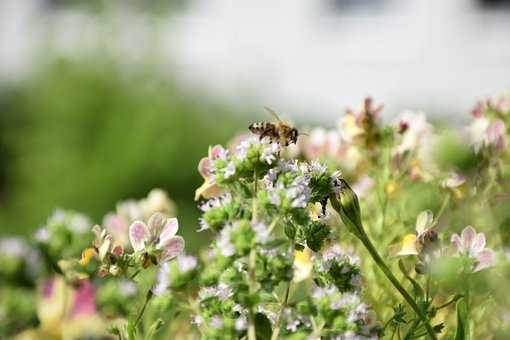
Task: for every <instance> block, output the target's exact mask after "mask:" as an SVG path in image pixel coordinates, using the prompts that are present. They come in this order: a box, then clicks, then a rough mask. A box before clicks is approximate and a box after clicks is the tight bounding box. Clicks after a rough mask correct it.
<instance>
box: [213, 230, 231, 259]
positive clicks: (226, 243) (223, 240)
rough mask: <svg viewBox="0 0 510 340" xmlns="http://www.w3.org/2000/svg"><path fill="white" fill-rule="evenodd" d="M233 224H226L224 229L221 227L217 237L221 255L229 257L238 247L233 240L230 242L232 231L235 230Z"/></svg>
mask: <svg viewBox="0 0 510 340" xmlns="http://www.w3.org/2000/svg"><path fill="white" fill-rule="evenodd" d="M233 228H234V227H233V226H232V225H231V224H229V225H226V226H225V227H224V228H223V229H221V231H220V233H219V235H218V237H217V239H216V245H217V246H218V249H219V251H220V253H221V255H223V256H225V257H228V256H232V255H234V254H235V252H236V249H235V247H234V245H233V244H232V242H230V233H231V232H232V230H233Z"/></svg>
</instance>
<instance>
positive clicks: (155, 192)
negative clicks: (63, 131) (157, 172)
mask: <svg viewBox="0 0 510 340" xmlns="http://www.w3.org/2000/svg"><path fill="white" fill-rule="evenodd" d="M138 205H139V207H140V210H141V211H142V213H143V216H144V217H145V218H149V217H150V216H151V215H152V214H154V213H156V212H160V213H162V214H165V215H167V216H175V210H176V208H175V203H174V202H173V201H172V200H171V199H170V198H169V197H168V194H167V193H166V191H164V190H162V189H158V188H155V189H152V190H151V191H150V192H149V194H148V195H147V198H143V199H141V200H140V201H139V202H138Z"/></svg>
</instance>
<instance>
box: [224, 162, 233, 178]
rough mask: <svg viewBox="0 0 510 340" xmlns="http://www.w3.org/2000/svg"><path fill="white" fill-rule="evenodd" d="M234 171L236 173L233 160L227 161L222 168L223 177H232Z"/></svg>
mask: <svg viewBox="0 0 510 340" xmlns="http://www.w3.org/2000/svg"><path fill="white" fill-rule="evenodd" d="M235 173H236V166H235V164H234V162H229V163H228V164H227V167H226V168H225V169H224V170H223V177H225V179H228V178H230V177H232V176H233V175H234V174H235Z"/></svg>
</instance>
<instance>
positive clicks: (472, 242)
mask: <svg viewBox="0 0 510 340" xmlns="http://www.w3.org/2000/svg"><path fill="white" fill-rule="evenodd" d="M451 242H452V244H453V245H454V246H455V248H457V253H458V254H459V255H465V256H468V257H470V258H472V259H474V260H475V261H476V264H475V267H474V269H473V272H477V271H480V270H482V269H485V268H488V267H491V266H493V265H494V261H495V254H494V251H493V250H492V249H490V248H485V234H484V233H482V232H481V233H476V230H475V229H474V228H473V227H472V226H467V227H466V228H464V230H462V233H461V235H460V236H459V235H458V234H453V235H452V237H451Z"/></svg>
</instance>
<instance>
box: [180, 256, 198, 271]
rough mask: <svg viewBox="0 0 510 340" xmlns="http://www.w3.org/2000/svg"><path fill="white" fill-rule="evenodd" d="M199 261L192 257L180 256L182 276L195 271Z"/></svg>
mask: <svg viewBox="0 0 510 340" xmlns="http://www.w3.org/2000/svg"><path fill="white" fill-rule="evenodd" d="M197 264H198V261H197V258H196V257H195V256H192V255H179V256H177V266H178V268H179V272H181V274H185V273H187V272H190V271H192V270H194V269H195V268H196V267H197Z"/></svg>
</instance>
